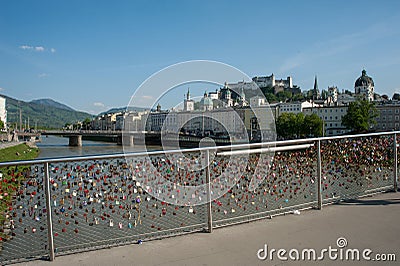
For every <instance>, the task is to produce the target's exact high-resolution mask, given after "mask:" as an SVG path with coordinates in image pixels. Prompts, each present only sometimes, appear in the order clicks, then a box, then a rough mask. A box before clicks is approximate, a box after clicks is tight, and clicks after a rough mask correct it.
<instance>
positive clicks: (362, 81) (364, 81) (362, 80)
mask: <svg viewBox="0 0 400 266" xmlns="http://www.w3.org/2000/svg"><path fill="white" fill-rule="evenodd" d="M362 86H372V87H374V80H373V79H372V78H371V77H369V76H367V71H365V70H363V71H362V72H361V77H359V78H358V79H357V80H356V83H355V85H354V87H362Z"/></svg>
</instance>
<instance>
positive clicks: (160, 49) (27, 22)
mask: <svg viewBox="0 0 400 266" xmlns="http://www.w3.org/2000/svg"><path fill="white" fill-rule="evenodd" d="M399 43H400V1H357V0H352V1H342V0H338V1H313V0H306V1H294V0H293V1H290V0H287V1H222V0H217V1H215V0H214V1H205V0H202V1H194V0H188V1H173V0H170V1H133V0H132V1H75V0H69V1H58V0H54V1H53V0H52V1H40V0H38V1H28V0H27V1H19V0H10V1H6V0H3V1H0V93H1V94H5V95H8V96H11V97H15V98H18V99H21V100H32V99H38V98H52V99H54V100H56V101H59V102H62V103H64V104H67V105H69V106H71V107H73V108H75V109H78V110H83V111H87V112H90V113H99V112H100V111H104V110H106V109H108V108H111V107H119V106H126V105H127V104H128V103H129V100H130V98H131V96H132V94H133V93H134V91H135V90H136V89H137V88H138V87H139V86H140V84H141V83H142V82H144V81H145V80H146V79H147V78H148V77H149V76H150V75H152V74H154V73H155V72H157V71H159V70H161V69H162V68H165V67H167V66H169V65H171V64H175V63H179V62H182V61H187V60H197V59H201V60H215V61H220V62H223V63H226V64H230V65H232V66H234V67H236V68H238V69H240V70H242V71H243V72H245V73H247V74H248V75H249V76H255V75H258V76H261V75H270V74H271V73H274V74H275V75H276V76H277V77H278V78H286V77H287V76H292V77H293V80H294V84H297V85H299V86H300V87H301V88H302V90H306V89H310V88H311V87H312V85H313V81H314V76H315V75H317V76H318V83H319V88H320V89H324V88H325V89H326V88H327V87H328V86H331V85H336V86H338V88H339V89H351V90H353V86H354V81H355V80H356V78H357V77H358V76H360V74H361V70H362V69H363V68H365V69H366V70H367V74H369V75H370V76H372V78H373V79H374V81H375V88H376V91H377V92H378V93H380V94H388V95H389V96H390V97H391V96H392V95H393V93H394V92H400V84H399V81H398V80H397V78H398V76H399V74H400V45H399ZM230 82H234V81H230ZM184 93H185V91H182V98H183V94H184ZM150 94H151V92H149V95H150ZM149 99H151V97H149ZM143 104H144V105H146V104H147V103H145V102H143ZM172 105H174V104H173V103H172Z"/></svg>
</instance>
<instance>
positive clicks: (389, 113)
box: [373, 101, 400, 131]
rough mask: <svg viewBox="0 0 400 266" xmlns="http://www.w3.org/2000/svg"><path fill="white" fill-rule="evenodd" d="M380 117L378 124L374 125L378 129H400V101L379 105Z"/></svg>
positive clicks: (377, 119)
mask: <svg viewBox="0 0 400 266" xmlns="http://www.w3.org/2000/svg"><path fill="white" fill-rule="evenodd" d="M376 109H377V111H378V117H377V118H376V125H375V126H374V127H373V129H374V130H376V131H391V130H400V102H397V101H395V102H390V103H385V104H382V105H377V106H376Z"/></svg>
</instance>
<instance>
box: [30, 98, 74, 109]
mask: <svg viewBox="0 0 400 266" xmlns="http://www.w3.org/2000/svg"><path fill="white" fill-rule="evenodd" d="M30 103H35V104H41V105H47V106H53V107H56V108H59V109H64V110H68V111H75V110H74V109H72V108H71V107H69V106H67V105H65V104H62V103H59V102H56V101H54V100H52V99H38V100H33V101H30Z"/></svg>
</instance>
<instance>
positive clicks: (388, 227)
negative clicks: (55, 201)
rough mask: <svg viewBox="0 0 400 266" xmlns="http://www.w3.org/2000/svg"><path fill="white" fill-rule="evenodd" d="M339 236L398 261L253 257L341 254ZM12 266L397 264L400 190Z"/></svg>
mask: <svg viewBox="0 0 400 266" xmlns="http://www.w3.org/2000/svg"><path fill="white" fill-rule="evenodd" d="M339 238H342V239H341V241H342V242H340V244H341V245H342V244H343V243H345V242H344V241H346V242H347V246H345V247H343V248H342V250H343V251H344V252H346V250H348V249H358V250H359V251H360V252H362V251H363V250H365V249H370V250H372V253H371V254H370V255H369V257H370V258H375V255H376V254H378V253H380V254H395V256H396V259H397V261H394V262H393V261H392V262H388V261H385V262H382V261H366V260H363V259H362V258H361V260H360V261H346V260H345V256H343V257H344V259H343V260H340V259H336V260H331V259H329V255H328V254H327V253H326V254H325V255H324V259H323V260H321V261H309V260H301V261H293V260H291V259H289V258H288V260H287V261H282V260H279V259H278V258H277V255H276V253H274V254H273V255H274V257H273V260H271V259H270V257H268V258H266V259H265V260H260V259H259V258H258V256H257V253H258V251H259V250H260V249H264V247H265V245H267V246H268V251H270V249H276V250H278V249H281V248H283V249H285V250H286V251H287V252H289V251H290V250H291V249H297V250H299V251H300V254H301V252H302V251H303V250H304V249H315V250H316V251H317V256H319V255H320V251H321V250H322V249H324V248H326V249H328V248H329V246H331V248H332V249H338V252H337V253H338V255H339V254H340V253H339V250H340V249H339V248H338V244H339V243H337V240H338V239H339ZM343 238H344V239H343ZM293 254H295V253H293ZM360 254H361V253H360ZM259 255H260V256H261V257H262V256H264V255H265V253H264V252H263V251H261V252H259ZM367 255H368V254H367ZM306 256H307V254H306ZM286 257H288V254H287V253H286ZM15 265H29V266H34V265H35V266H36V265H45V266H52V265H57V266H58V265H61V266H63V265H65V266H67V265H400V192H398V193H384V194H378V195H375V196H373V197H366V198H362V199H358V200H352V201H348V202H342V203H340V204H335V205H330V206H324V207H323V209H322V210H308V211H302V212H301V213H300V215H294V214H288V215H283V216H278V217H273V218H272V219H265V220H260V221H257V222H250V223H246V224H241V225H235V226H229V227H225V228H219V229H215V230H214V231H213V232H212V233H211V234H210V233H195V234H189V235H185V236H177V237H171V238H166V239H161V240H155V241H149V242H144V243H143V244H141V245H138V244H136V245H128V246H122V247H115V248H110V249H103V250H97V251H91V252H85V253H79V254H74V255H67V256H60V257H56V258H55V260H54V261H53V262H49V261H43V260H37V261H31V262H26V263H19V264H15Z"/></svg>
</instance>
